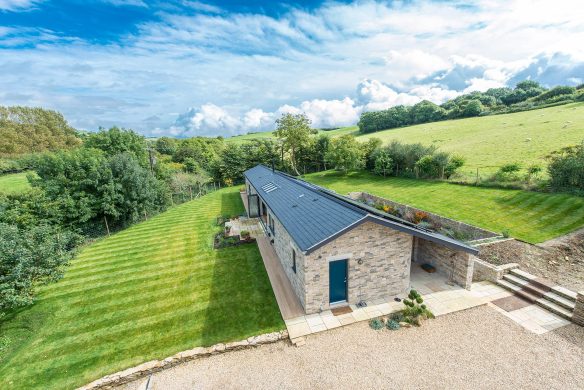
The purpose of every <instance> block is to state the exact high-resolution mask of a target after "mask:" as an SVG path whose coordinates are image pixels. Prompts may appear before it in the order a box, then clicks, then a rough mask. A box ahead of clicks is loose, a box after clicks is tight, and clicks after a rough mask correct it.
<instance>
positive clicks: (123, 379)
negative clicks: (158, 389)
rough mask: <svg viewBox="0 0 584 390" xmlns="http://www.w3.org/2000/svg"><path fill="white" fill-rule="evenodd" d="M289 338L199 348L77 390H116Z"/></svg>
mask: <svg viewBox="0 0 584 390" xmlns="http://www.w3.org/2000/svg"><path fill="white" fill-rule="evenodd" d="M287 338H288V331H287V330H282V331H280V332H274V333H265V334H262V335H259V336H252V337H249V338H247V339H245V340H241V341H234V342H231V343H226V344H223V343H220V344H215V345H213V346H211V347H198V348H194V349H189V350H188V351H183V352H179V353H177V354H175V355H172V356H170V357H167V358H166V359H164V360H152V361H149V362H146V363H142V364H140V365H139V366H136V367H131V368H128V369H126V370H124V371H120V372H116V373H115V374H111V375H107V376H104V377H103V378H100V379H98V380H96V381H93V382H91V383H89V384H87V385H85V386H82V387H79V388H78V389H77V390H95V389H114V388H116V387H118V386H120V385H123V384H124V383H129V382H132V381H135V380H136V379H140V378H143V377H145V376H148V375H150V374H153V373H155V372H158V371H162V370H164V369H167V368H170V367H173V366H176V365H177V364H181V363H184V362H188V361H190V360H194V359H199V358H203V357H208V356H211V355H217V354H220V353H225V352H228V351H235V350H239V349H247V348H255V347H257V346H259V345H262V344H271V343H275V342H277V341H280V340H284V339H287Z"/></svg>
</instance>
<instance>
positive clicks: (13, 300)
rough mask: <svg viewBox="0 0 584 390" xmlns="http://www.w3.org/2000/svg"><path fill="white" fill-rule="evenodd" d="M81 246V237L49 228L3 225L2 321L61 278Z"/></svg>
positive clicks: (0, 246)
mask: <svg viewBox="0 0 584 390" xmlns="http://www.w3.org/2000/svg"><path fill="white" fill-rule="evenodd" d="M79 242H80V240H79V236H76V235H75V234H72V233H70V232H66V231H62V230H60V229H59V228H56V227H51V226H48V225H40V226H35V227H32V228H30V229H22V228H19V227H17V226H15V225H9V224H6V223H0V318H1V317H2V315H3V314H5V313H6V311H7V310H11V309H15V308H18V307H21V306H25V305H29V304H31V303H32V302H33V300H34V296H35V288H36V287H37V286H38V285H42V284H47V283H49V282H53V281H56V280H58V279H59V278H61V277H62V276H63V272H64V267H65V265H66V264H67V263H68V262H69V260H70V259H71V258H72V257H73V254H74V253H73V248H74V247H75V246H76V245H77V244H78V243H79Z"/></svg>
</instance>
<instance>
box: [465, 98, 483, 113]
mask: <svg viewBox="0 0 584 390" xmlns="http://www.w3.org/2000/svg"><path fill="white" fill-rule="evenodd" d="M482 112H483V105H482V103H481V102H480V100H477V99H472V100H469V101H468V102H467V103H466V106H465V107H464V109H463V110H462V116H464V117H473V116H479V115H480V114H481V113H482Z"/></svg>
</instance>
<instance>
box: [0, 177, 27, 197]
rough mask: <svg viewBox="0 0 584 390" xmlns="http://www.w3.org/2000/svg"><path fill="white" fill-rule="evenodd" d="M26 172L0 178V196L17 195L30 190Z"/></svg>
mask: <svg viewBox="0 0 584 390" xmlns="http://www.w3.org/2000/svg"><path fill="white" fill-rule="evenodd" d="M26 175H27V173H26V172H20V173H12V174H8V175H1V176H0V194H17V193H21V192H24V191H26V190H28V189H29V188H30V184H29V183H28V180H27V179H26Z"/></svg>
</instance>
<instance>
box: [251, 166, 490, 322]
mask: <svg viewBox="0 0 584 390" xmlns="http://www.w3.org/2000/svg"><path fill="white" fill-rule="evenodd" d="M244 175H245V185H246V192H247V204H248V214H249V217H259V218H260V220H261V222H262V225H263V226H264V230H265V232H266V235H267V236H268V237H269V238H270V243H271V244H272V245H273V247H274V250H275V252H276V254H277V256H278V258H279V260H280V262H281V264H282V266H283V269H284V272H285V273H286V276H287V277H288V279H289V280H290V283H291V285H292V288H293V290H294V293H295V294H296V296H297V297H298V300H299V301H300V303H301V305H302V306H303V308H304V311H305V312H306V313H307V314H311V313H317V312H319V311H322V310H327V309H331V308H335V307H340V306H346V305H349V304H357V305H358V304H361V303H363V302H364V303H367V302H374V301H379V300H385V301H387V300H390V299H392V298H393V297H396V296H398V295H402V296H403V294H404V293H406V292H407V291H408V290H409V287H410V269H411V264H412V262H416V263H429V264H432V265H433V266H434V267H435V268H436V270H437V272H441V273H444V274H446V275H448V277H449V278H450V280H451V281H453V282H454V283H456V284H459V285H461V286H463V287H465V288H467V289H468V288H470V285H471V283H472V274H473V261H472V256H471V255H474V254H477V253H478V250H477V249H476V248H473V247H471V246H468V245H466V244H464V243H462V242H460V241H457V240H454V239H451V238H449V237H446V236H443V235H440V234H437V233H435V232H433V231H430V230H428V229H424V228H422V227H419V226H417V225H415V224H413V223H410V222H408V221H405V220H403V219H400V218H397V217H395V216H392V215H389V214H386V213H384V212H382V211H379V210H377V209H374V208H371V207H369V206H367V205H365V204H362V203H359V202H356V201H354V200H352V199H350V198H348V197H344V196H341V195H339V194H337V193H335V192H333V191H330V190H327V189H324V188H322V187H319V186H316V185H313V184H310V183H307V182H305V181H303V180H300V179H297V178H294V177H292V176H289V175H287V174H285V173H282V172H278V171H276V170H273V169H270V168H268V167H266V166H263V165H258V166H256V167H254V168H251V169H249V170H248V171H246V172H245V174H244Z"/></svg>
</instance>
